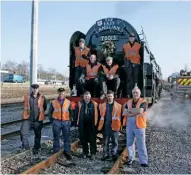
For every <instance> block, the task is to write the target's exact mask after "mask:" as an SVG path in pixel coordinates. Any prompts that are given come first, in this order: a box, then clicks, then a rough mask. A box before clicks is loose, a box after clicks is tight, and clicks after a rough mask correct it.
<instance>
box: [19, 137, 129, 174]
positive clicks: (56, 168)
mask: <svg viewBox="0 0 191 175" xmlns="http://www.w3.org/2000/svg"><path fill="white" fill-rule="evenodd" d="M101 140H102V138H100V137H99V139H97V145H98V146H97V147H98V149H97V151H98V152H97V154H96V159H95V160H90V159H89V158H87V159H83V158H82V157H81V154H82V148H81V146H80V145H79V142H78V141H75V142H74V143H73V144H72V156H73V160H72V161H68V160H66V158H65V157H64V155H63V154H62V153H63V150H61V151H60V152H58V153H56V154H54V155H52V156H50V157H49V158H48V159H46V160H45V161H41V162H39V163H38V164H36V165H34V166H32V167H31V168H29V169H27V170H26V171H24V172H22V173H21V174H37V173H39V174H59V173H62V174H84V173H85V174H99V173H102V174H103V173H108V174H115V173H117V172H118V170H119V167H120V166H122V164H123V163H124V162H125V157H126V156H127V151H126V148H125V147H126V146H125V137H124V135H121V136H120V139H119V155H120V156H119V157H118V159H117V160H116V161H113V160H112V159H109V160H106V161H101V157H102V141H101Z"/></svg>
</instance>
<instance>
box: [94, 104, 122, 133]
mask: <svg viewBox="0 0 191 175" xmlns="http://www.w3.org/2000/svg"><path fill="white" fill-rule="evenodd" d="M106 105H107V103H106V102H105V103H103V104H100V105H99V109H100V115H101V118H100V121H99V126H98V130H101V129H102V128H103V125H104V119H105V115H106ZM120 127H121V105H120V104H119V103H117V102H115V101H114V104H113V110H112V124H111V128H112V130H113V131H119V130H120Z"/></svg>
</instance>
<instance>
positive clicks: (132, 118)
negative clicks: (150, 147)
mask: <svg viewBox="0 0 191 175" xmlns="http://www.w3.org/2000/svg"><path fill="white" fill-rule="evenodd" d="M132 94H133V99H131V100H129V101H128V102H127V103H126V104H125V105H124V108H123V116H125V118H124V119H125V121H124V122H123V125H125V124H126V127H127V128H126V131H127V133H126V136H127V139H126V140H127V150H128V160H127V164H128V165H131V164H132V163H133V161H134V158H135V138H136V142H137V149H138V155H139V161H140V163H141V166H143V167H148V155H147V149H146V143H145V129H146V115H147V102H146V100H145V99H143V98H140V95H141V91H140V89H139V88H138V87H137V86H135V87H134V89H133V90H132ZM126 120H127V121H126Z"/></svg>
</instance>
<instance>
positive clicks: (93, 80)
mask: <svg viewBox="0 0 191 175" xmlns="http://www.w3.org/2000/svg"><path fill="white" fill-rule="evenodd" d="M100 72H101V64H100V63H98V62H97V58H96V55H95V54H92V55H91V56H90V61H89V63H88V64H87V65H86V67H85V68H83V70H82V73H81V76H80V78H79V83H80V88H81V91H82V93H84V92H85V91H91V89H93V92H92V96H93V97H96V95H97V92H96V90H97V89H99V76H100Z"/></svg>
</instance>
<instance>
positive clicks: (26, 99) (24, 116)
mask: <svg viewBox="0 0 191 175" xmlns="http://www.w3.org/2000/svg"><path fill="white" fill-rule="evenodd" d="M29 99H30V95H29V94H25V95H24V110H23V114H22V119H28V118H29V116H30V104H29ZM38 108H39V112H40V113H39V121H43V120H44V116H45V113H44V96H43V95H40V96H39V98H38Z"/></svg>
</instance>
